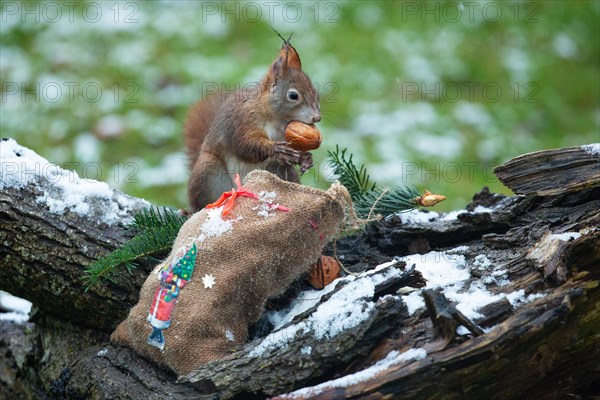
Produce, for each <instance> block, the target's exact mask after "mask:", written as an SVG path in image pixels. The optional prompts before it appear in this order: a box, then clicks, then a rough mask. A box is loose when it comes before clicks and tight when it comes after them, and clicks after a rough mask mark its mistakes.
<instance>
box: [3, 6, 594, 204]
mask: <svg viewBox="0 0 600 400" xmlns="http://www.w3.org/2000/svg"><path fill="white" fill-rule="evenodd" d="M1 12H2V14H1V18H2V23H1V25H0V33H1V46H0V72H1V80H2V88H1V91H2V103H1V118H0V129H1V135H2V137H13V138H15V139H16V140H17V141H18V142H20V143H21V144H23V145H26V146H28V147H30V148H32V149H34V150H35V151H36V152H38V153H39V154H41V155H43V156H44V157H46V158H48V159H49V160H51V161H53V162H55V163H58V164H61V165H63V166H64V167H67V168H72V169H75V170H76V171H78V172H79V174H80V176H83V177H86V178H94V179H99V180H103V181H106V182H108V183H109V184H111V185H113V186H116V187H118V188H119V189H121V190H123V191H125V192H126V193H129V194H131V195H134V196H141V197H145V198H147V199H148V200H150V201H152V202H153V203H156V204H164V205H170V206H174V207H187V198H186V182H187V166H186V159H185V156H184V153H183V147H182V140H181V131H182V124H183V121H184V118H185V115H186V111H187V109H188V108H189V106H190V105H191V104H192V103H193V102H194V101H196V100H197V99H199V98H200V97H201V96H202V95H203V93H206V92H207V91H209V90H212V88H213V87H214V86H215V85H217V86H221V87H224V88H225V89H227V90H233V89H235V88H236V87H243V85H245V84H248V83H252V82H256V81H258V80H259V79H260V78H261V77H262V76H263V75H264V74H265V72H266V70H267V67H268V65H269V64H270V62H271V61H272V60H273V59H274V58H275V56H276V54H277V52H278V50H279V48H280V46H281V41H280V39H279V38H278V37H276V36H275V34H274V33H273V32H272V30H271V29H270V27H274V28H275V29H277V30H279V31H280V32H281V33H282V34H283V35H284V36H286V35H288V34H290V33H291V32H294V37H293V40H292V43H293V44H294V46H295V47H296V49H297V50H298V52H299V53H300V56H301V58H302V62H303V66H304V70H305V72H307V74H308V75H309V76H310V77H311V78H312V79H313V81H314V82H315V85H316V86H318V88H319V90H320V92H321V107H322V112H323V121H322V122H321V123H320V128H321V131H322V132H323V135H324V142H323V145H322V146H321V148H320V149H318V150H316V151H315V152H314V156H315V160H316V163H317V168H316V169H315V171H311V172H309V173H307V174H306V176H305V177H304V182H305V183H306V184H309V185H312V186H318V187H325V186H326V185H327V182H328V181H331V180H332V179H334V177H333V176H332V175H331V172H330V171H329V170H328V169H327V167H326V165H325V163H324V161H325V160H326V157H327V150H332V149H334V148H335V146H336V145H337V144H339V145H340V146H342V147H348V148H349V151H350V152H352V153H353V154H354V155H355V158H356V159H357V160H358V161H359V162H362V163H365V164H366V165H367V167H368V170H369V172H370V174H371V178H372V179H373V180H375V181H377V182H378V183H380V184H382V185H396V184H411V185H415V186H417V188H418V189H419V190H423V189H429V190H431V191H434V192H438V193H443V194H445V195H446V196H448V198H449V199H448V201H446V202H445V203H442V204H440V205H438V206H436V207H435V209H436V210H450V209H457V208H462V207H464V206H465V204H466V203H467V202H468V201H469V199H470V198H471V196H472V195H473V193H475V192H477V191H479V190H480V189H481V187H482V186H484V185H487V186H490V188H491V189H492V190H493V191H497V192H503V193H510V192H509V191H508V190H507V189H506V188H504V187H503V186H502V185H501V184H500V183H499V182H498V181H497V180H496V179H495V177H494V175H493V173H492V169H493V167H494V166H495V165H498V164H499V163H502V162H503V161H506V160H507V159H509V158H512V157H514V156H517V155H520V154H523V153H527V152H531V151H536V150H541V149H547V148H555V147H562V146H575V145H582V144H586V143H592V142H599V141H600V137H599V135H600V133H599V132H600V98H599V96H600V78H599V76H600V73H599V72H600V33H599V32H600V23H599V20H600V2H598V1H587V2H576V1H544V2H528V1H524V2H517V1H506V2H488V1H470V2H464V3H461V2H412V1H411V2H392V1H382V2H377V1H348V2H319V3H317V2H279V1H270V2H211V1H207V2H200V1H176V2H175V1H173V2H115V1H96V2H94V1H88V2H84V1H77V2H70V3H69V2H11V1H3V2H2V10H1Z"/></svg>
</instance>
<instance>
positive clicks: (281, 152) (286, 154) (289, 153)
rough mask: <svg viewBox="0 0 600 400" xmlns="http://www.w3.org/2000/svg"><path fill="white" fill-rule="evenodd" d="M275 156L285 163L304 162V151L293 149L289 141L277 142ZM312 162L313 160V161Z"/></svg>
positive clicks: (297, 163) (274, 146)
mask: <svg viewBox="0 0 600 400" xmlns="http://www.w3.org/2000/svg"><path fill="white" fill-rule="evenodd" d="M273 157H275V158H276V159H278V160H279V161H282V162H283V163H285V164H292V165H300V164H302V159H303V158H302V152H300V151H298V150H294V149H292V148H291V147H290V146H289V145H288V143H287V142H276V143H275V144H274V145H273ZM311 163H312V161H311Z"/></svg>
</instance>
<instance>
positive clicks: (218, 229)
mask: <svg viewBox="0 0 600 400" xmlns="http://www.w3.org/2000/svg"><path fill="white" fill-rule="evenodd" d="M223 207H224V206H221V207H216V208H209V209H207V211H206V214H207V215H206V220H205V221H204V223H203V224H202V226H201V227H200V235H199V236H198V238H197V239H198V241H199V242H200V243H204V241H205V240H206V239H208V238H210V237H213V236H214V237H218V236H221V235H223V234H225V233H227V232H231V230H232V229H233V223H234V222H235V221H238V220H239V218H238V219H223V218H222V216H221V212H222V211H223Z"/></svg>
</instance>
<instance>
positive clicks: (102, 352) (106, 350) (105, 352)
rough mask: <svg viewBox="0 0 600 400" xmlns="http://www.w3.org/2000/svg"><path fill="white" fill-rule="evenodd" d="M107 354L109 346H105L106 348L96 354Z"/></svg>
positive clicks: (99, 355)
mask: <svg viewBox="0 0 600 400" xmlns="http://www.w3.org/2000/svg"><path fill="white" fill-rule="evenodd" d="M107 354H108V349H107V348H104V349H102V350H100V351H99V352H98V353H96V355H97V356H98V357H102V356H105V355H107Z"/></svg>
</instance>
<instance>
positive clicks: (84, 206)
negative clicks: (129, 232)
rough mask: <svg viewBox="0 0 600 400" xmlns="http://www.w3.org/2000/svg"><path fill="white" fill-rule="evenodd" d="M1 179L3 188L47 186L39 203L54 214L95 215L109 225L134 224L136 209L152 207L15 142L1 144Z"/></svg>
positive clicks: (11, 140) (38, 200) (0, 182)
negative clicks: (34, 185)
mask: <svg viewBox="0 0 600 400" xmlns="http://www.w3.org/2000/svg"><path fill="white" fill-rule="evenodd" d="M0 178H1V179H0V189H5V188H15V189H20V188H23V187H24V186H26V185H29V184H38V185H39V186H43V187H44V188H45V190H44V193H43V194H42V195H41V196H39V197H38V198H37V199H36V201H37V202H38V203H41V204H44V205H46V206H47V207H48V209H49V211H50V212H51V213H54V214H64V213H65V212H67V211H70V212H74V213H76V214H78V215H81V216H91V215H93V216H94V217H95V218H97V219H98V220H100V221H103V222H105V223H107V224H109V225H112V224H114V223H117V222H119V221H122V222H123V223H127V222H129V221H131V220H132V218H133V217H132V211H133V209H134V208H140V207H141V206H148V205H149V204H148V203H147V202H145V201H142V200H139V199H135V198H133V197H130V196H127V195H126V194H124V193H120V192H118V191H114V190H113V189H111V188H110V187H109V186H108V185H107V184H106V183H104V182H98V181H96V180H93V179H82V178H80V177H79V175H78V174H77V173H76V172H75V171H68V170H64V169H62V168H60V167H59V166H57V165H55V164H52V163H50V162H48V160H46V159H45V158H43V157H41V156H39V155H38V154H37V153H36V152H34V151H33V150H30V149H28V148H26V147H23V146H20V145H19V144H18V143H17V142H16V141H15V140H13V139H8V140H4V139H3V140H2V142H0ZM44 181H45V182H44ZM42 182H43V185H42Z"/></svg>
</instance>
